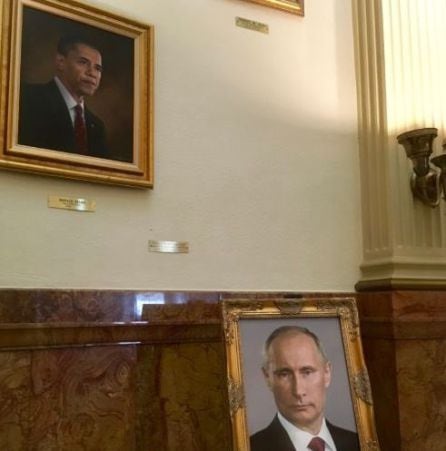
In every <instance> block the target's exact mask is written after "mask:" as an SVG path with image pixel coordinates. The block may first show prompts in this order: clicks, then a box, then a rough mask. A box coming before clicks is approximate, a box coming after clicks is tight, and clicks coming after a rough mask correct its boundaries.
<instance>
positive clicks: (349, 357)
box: [222, 297, 379, 451]
mask: <svg viewBox="0 0 446 451" xmlns="http://www.w3.org/2000/svg"><path fill="white" fill-rule="evenodd" d="M222 309H223V325H224V337H225V344H226V362H227V382H228V399H229V409H230V414H231V421H232V432H233V446H234V450H237V451H238V450H247V451H249V450H251V451H308V450H310V451H360V450H362V451H376V450H379V444H378V441H377V436H376V431H375V424H374V417H373V401H372V395H371V389H370V384H369V380H368V375H367V369H366V367H365V363H364V359H363V355H362V346H361V340H360V333H359V320H358V314H357V310H356V304H355V301H354V299H352V298H323V299H322V298H321V299H318V298H311V297H309V298H299V299H295V298H294V299H287V298H283V297H282V298H262V299H254V298H246V299H234V298H232V299H227V300H224V301H223V304H222Z"/></svg>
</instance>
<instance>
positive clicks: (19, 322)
mask: <svg viewBox="0 0 446 451" xmlns="http://www.w3.org/2000/svg"><path fill="white" fill-rule="evenodd" d="M218 298H219V296H218V294H215V293H197V294H195V293H173V292H172V293H154V292H144V293H143V292H123V291H121V292H118V291H70V290H0V450H5V451H6V450H7V451H34V450H35V451H53V450H54V451H56V450H57V451H60V450H66V451H78V450H79V451H80V450H91V451H133V450H135V451H136V450H144V451H150V450H153V451H171V450H182V451H185V450H191V451H202V450H216V451H228V450H229V449H230V446H231V445H230V444H231V435H230V424H229V418H228V412H229V410H228V407H227V397H226V391H227V390H226V382H225V367H224V365H225V363H224V362H225V360H224V346H223V342H222V339H221V337H222V336H221V328H220V310H219V306H218V303H217V301H218ZM143 306H146V312H147V314H146V318H145V319H144V320H141V312H142V307H143ZM169 306H170V307H171V308H169ZM151 307H153V318H152V317H151ZM159 307H163V308H162V309H160V308H159ZM185 307H188V308H185ZM172 308H173V310H171V309H172ZM161 310H163V314H162V315H161V314H160V311H161ZM178 314H179V315H180V316H181V318H179V317H178V316H179V315H178Z"/></svg>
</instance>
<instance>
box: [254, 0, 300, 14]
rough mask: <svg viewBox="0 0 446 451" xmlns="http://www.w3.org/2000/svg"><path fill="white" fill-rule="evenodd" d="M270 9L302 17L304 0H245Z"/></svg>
mask: <svg viewBox="0 0 446 451" xmlns="http://www.w3.org/2000/svg"><path fill="white" fill-rule="evenodd" d="M247 1H248V2H252V3H258V4H259V5H264V6H269V7H270V8H275V9H280V10H282V11H286V12H288V13H292V14H297V15H298V16H303V15H304V0H247Z"/></svg>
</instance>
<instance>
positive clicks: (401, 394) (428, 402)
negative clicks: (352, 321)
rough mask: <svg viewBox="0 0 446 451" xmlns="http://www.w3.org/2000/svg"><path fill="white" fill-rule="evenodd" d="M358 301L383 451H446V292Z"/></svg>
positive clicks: (388, 294) (369, 296)
mask: <svg viewBox="0 0 446 451" xmlns="http://www.w3.org/2000/svg"><path fill="white" fill-rule="evenodd" d="M357 299H358V309H359V314H360V319H361V333H362V343H363V349H364V356H365V360H366V362H367V366H368V371H369V376H370V381H371V385H372V389H373V397H374V408H375V417H376V427H377V432H378V437H379V440H380V444H381V447H382V450H383V451H391V450H392V451H394V450H403V451H428V450H429V451H430V450H438V451H439V450H445V449H446V291H382V292H369V293H360V294H358V295H357Z"/></svg>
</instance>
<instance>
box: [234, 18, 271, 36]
mask: <svg viewBox="0 0 446 451" xmlns="http://www.w3.org/2000/svg"><path fill="white" fill-rule="evenodd" d="M235 24H236V25H237V27H242V28H247V29H248V30H254V31H259V32H260V33H265V34H268V33H269V27H268V25H267V24H266V23H262V22H256V21H255V20H249V19H243V17H236V18H235Z"/></svg>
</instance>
